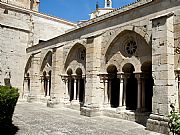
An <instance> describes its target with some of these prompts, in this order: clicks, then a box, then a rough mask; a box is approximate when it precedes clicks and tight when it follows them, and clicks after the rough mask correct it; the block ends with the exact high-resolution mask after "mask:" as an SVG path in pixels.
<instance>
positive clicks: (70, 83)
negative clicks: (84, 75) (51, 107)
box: [67, 68, 74, 101]
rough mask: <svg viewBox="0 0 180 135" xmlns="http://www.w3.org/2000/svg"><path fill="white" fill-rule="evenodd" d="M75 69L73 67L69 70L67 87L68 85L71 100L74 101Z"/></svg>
mask: <svg viewBox="0 0 180 135" xmlns="http://www.w3.org/2000/svg"><path fill="white" fill-rule="evenodd" d="M72 74H73V71H72V69H71V68H69V69H68V70H67V75H68V77H67V85H68V86H67V87H68V95H69V101H72V100H73V99H74V78H73V77H72Z"/></svg>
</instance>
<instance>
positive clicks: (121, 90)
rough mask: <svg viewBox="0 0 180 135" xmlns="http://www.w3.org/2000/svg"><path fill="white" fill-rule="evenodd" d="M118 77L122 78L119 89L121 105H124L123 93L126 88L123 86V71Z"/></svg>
mask: <svg viewBox="0 0 180 135" xmlns="http://www.w3.org/2000/svg"><path fill="white" fill-rule="evenodd" d="M117 77H118V78H119V79H120V83H119V85H120V87H119V88H120V91H119V107H122V106H123V93H124V88H123V83H124V81H123V78H122V73H118V75H117Z"/></svg>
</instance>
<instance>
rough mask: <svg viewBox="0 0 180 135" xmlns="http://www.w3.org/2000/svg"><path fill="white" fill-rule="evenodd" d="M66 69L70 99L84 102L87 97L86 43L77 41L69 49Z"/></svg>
mask: <svg viewBox="0 0 180 135" xmlns="http://www.w3.org/2000/svg"><path fill="white" fill-rule="evenodd" d="M64 69H65V71H67V76H68V80H69V84H68V87H69V91H70V101H72V100H75V101H78V102H80V103H83V102H84V98H85V97H84V96H85V94H84V93H85V69H86V48H85V47H84V45H82V44H80V43H76V44H75V45H74V46H73V47H72V48H71V49H70V50H69V53H68V54H67V57H66V58H65V63H64ZM67 69H68V70H67ZM73 73H74V74H73ZM83 73H84V74H83Z"/></svg>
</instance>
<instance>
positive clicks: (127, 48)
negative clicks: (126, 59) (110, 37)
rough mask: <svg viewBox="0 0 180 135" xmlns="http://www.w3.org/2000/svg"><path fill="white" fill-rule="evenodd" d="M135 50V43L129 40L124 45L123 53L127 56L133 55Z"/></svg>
mask: <svg viewBox="0 0 180 135" xmlns="http://www.w3.org/2000/svg"><path fill="white" fill-rule="evenodd" d="M136 50H137V45H136V42H135V41H133V40H130V41H129V42H127V43H126V45H125V51H126V53H127V54H129V55H133V54H134V53H135V52H136Z"/></svg>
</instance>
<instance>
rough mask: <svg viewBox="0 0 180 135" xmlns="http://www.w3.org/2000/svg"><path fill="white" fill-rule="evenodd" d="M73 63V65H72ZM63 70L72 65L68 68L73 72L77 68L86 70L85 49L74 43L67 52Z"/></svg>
mask: <svg viewBox="0 0 180 135" xmlns="http://www.w3.org/2000/svg"><path fill="white" fill-rule="evenodd" d="M73 62H74V63H73ZM64 63H65V64H64V69H65V71H66V70H67V68H68V66H70V64H72V63H73V64H72V65H71V66H72V67H70V68H72V69H73V71H75V69H76V68H77V67H82V68H83V70H85V68H86V47H85V46H84V45H82V44H80V43H76V44H75V45H74V46H73V47H71V49H70V50H69V52H68V55H67V57H66V58H65V62H64Z"/></svg>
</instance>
